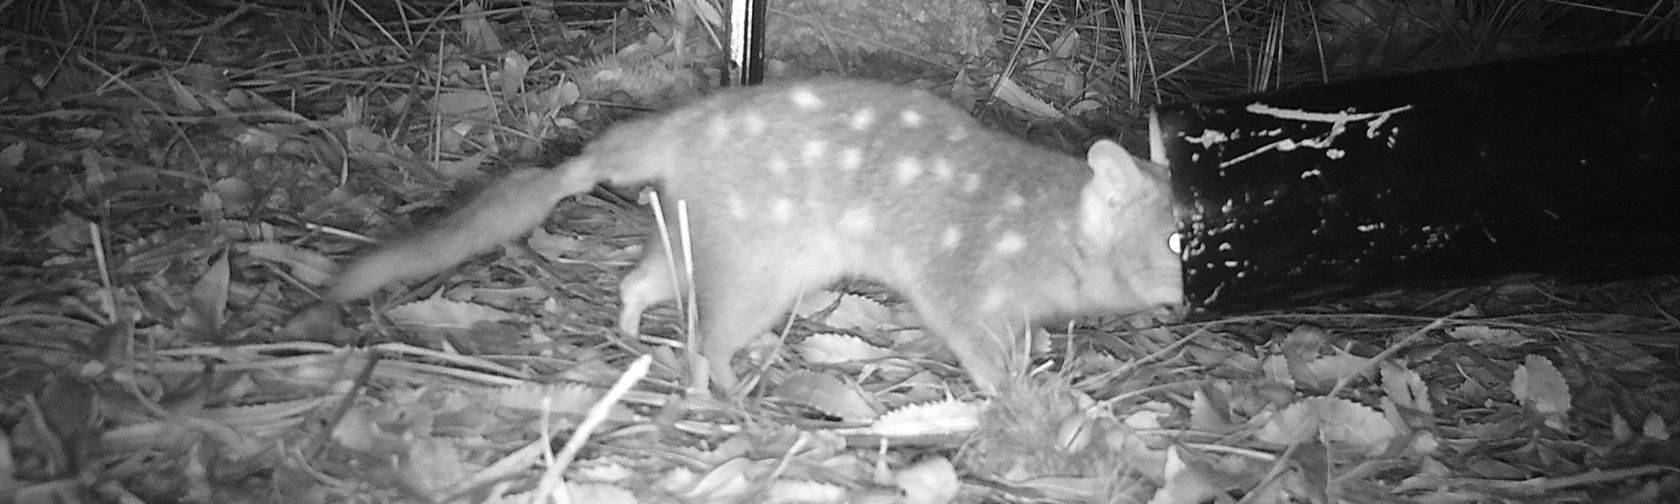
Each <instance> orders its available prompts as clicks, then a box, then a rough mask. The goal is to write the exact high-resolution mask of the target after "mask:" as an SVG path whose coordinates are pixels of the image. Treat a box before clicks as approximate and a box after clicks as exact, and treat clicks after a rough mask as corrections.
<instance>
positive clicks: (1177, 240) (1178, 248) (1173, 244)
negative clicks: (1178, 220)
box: [1167, 231, 1184, 255]
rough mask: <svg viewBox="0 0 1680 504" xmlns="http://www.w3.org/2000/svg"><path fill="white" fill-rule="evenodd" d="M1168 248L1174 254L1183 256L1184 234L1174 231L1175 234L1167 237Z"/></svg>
mask: <svg viewBox="0 0 1680 504" xmlns="http://www.w3.org/2000/svg"><path fill="white" fill-rule="evenodd" d="M1167 248H1169V249H1171V250H1172V253H1174V254H1179V255H1183V254H1184V233H1181V232H1178V231H1174V232H1173V234H1171V235H1169V236H1167Z"/></svg>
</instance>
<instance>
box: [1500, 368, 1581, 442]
mask: <svg viewBox="0 0 1680 504" xmlns="http://www.w3.org/2000/svg"><path fill="white" fill-rule="evenodd" d="M1511 394H1512V395H1514V396H1516V398H1517V402H1519V403H1521V404H1522V405H1523V406H1524V407H1527V408H1528V409H1530V410H1533V411H1534V412H1535V413H1538V414H1539V415H1540V416H1541V417H1543V418H1545V419H1546V420H1545V421H1546V426H1547V427H1551V428H1553V429H1557V430H1564V429H1565V421H1567V420H1568V417H1569V408H1570V395H1569V383H1568V382H1565V381H1564V379H1563V373H1560V372H1558V369H1557V366H1554V365H1552V361H1551V360H1550V359H1547V358H1545V357H1544V356H1540V355H1529V356H1528V358H1526V359H1524V360H1523V365H1521V366H1517V370H1516V373H1515V375H1514V376H1512V377H1511Z"/></svg>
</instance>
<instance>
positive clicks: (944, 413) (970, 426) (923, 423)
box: [868, 400, 991, 437]
mask: <svg viewBox="0 0 1680 504" xmlns="http://www.w3.org/2000/svg"><path fill="white" fill-rule="evenodd" d="M990 404H991V403H989V402H985V401H981V402H963V401H956V400H946V401H940V402H934V403H924V404H913V405H910V406H905V407H903V408H899V409H896V410H893V411H890V412H888V413H887V414H885V415H881V417H880V418H877V419H875V422H874V423H872V424H870V426H869V428H868V431H869V432H870V433H873V434H875V435H878V436H882V437H915V436H926V435H948V434H962V433H967V432H973V431H974V429H976V428H979V427H980V413H982V412H984V411H985V410H986V406H988V405H990Z"/></svg>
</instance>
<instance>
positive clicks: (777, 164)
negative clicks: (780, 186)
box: [765, 156, 788, 175]
mask: <svg viewBox="0 0 1680 504" xmlns="http://www.w3.org/2000/svg"><path fill="white" fill-rule="evenodd" d="M765 164H766V165H767V167H768V168H769V169H770V173H771V174H773V175H787V172H788V160H787V158H784V157H781V156H770V160H769V161H765Z"/></svg>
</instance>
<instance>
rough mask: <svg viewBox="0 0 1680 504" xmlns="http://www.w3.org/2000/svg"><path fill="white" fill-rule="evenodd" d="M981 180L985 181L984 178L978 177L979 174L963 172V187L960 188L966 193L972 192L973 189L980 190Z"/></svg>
mask: <svg viewBox="0 0 1680 504" xmlns="http://www.w3.org/2000/svg"><path fill="white" fill-rule="evenodd" d="M981 182H985V180H984V179H982V178H980V174H978V173H972V172H971V173H964V174H963V188H962V190H963V192H966V193H971V192H974V191H978V190H980V183H981Z"/></svg>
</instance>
